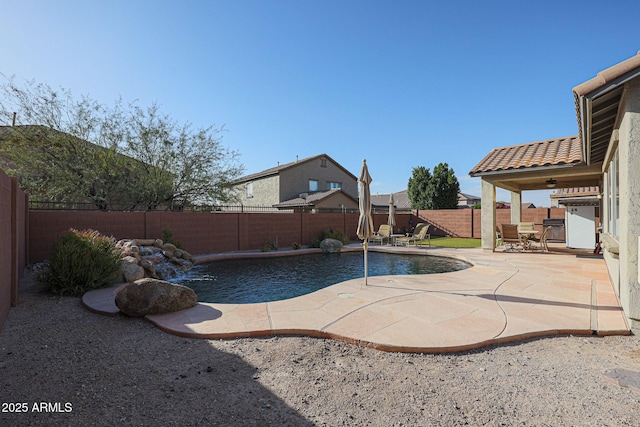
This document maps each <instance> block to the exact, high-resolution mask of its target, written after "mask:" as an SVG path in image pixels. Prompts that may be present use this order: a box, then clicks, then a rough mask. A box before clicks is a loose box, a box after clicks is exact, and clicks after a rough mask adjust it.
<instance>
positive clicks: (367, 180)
mask: <svg viewBox="0 0 640 427" xmlns="http://www.w3.org/2000/svg"><path fill="white" fill-rule="evenodd" d="M358 184H359V185H360V200H359V203H358V206H359V208H360V217H359V218H358V230H357V231H356V234H357V235H358V238H360V239H362V240H363V247H364V285H365V286H366V285H367V276H368V267H369V266H368V265H367V249H369V237H371V236H372V235H373V231H374V230H373V218H372V217H371V190H369V185H370V184H371V175H369V168H367V161H366V160H362V169H360V176H359V177H358Z"/></svg>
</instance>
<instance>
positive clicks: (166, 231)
mask: <svg viewBox="0 0 640 427" xmlns="http://www.w3.org/2000/svg"><path fill="white" fill-rule="evenodd" d="M162 241H163V242H164V243H171V244H172V245H173V246H175V247H176V248H178V249H183V248H182V243H181V242H180V241H179V240H174V238H173V232H172V231H171V229H170V228H169V227H164V228H163V229H162Z"/></svg>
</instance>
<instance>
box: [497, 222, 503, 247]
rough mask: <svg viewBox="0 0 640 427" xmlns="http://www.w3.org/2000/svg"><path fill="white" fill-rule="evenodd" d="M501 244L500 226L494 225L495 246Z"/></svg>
mask: <svg viewBox="0 0 640 427" xmlns="http://www.w3.org/2000/svg"><path fill="white" fill-rule="evenodd" d="M500 245H502V231H501V230H500V227H498V226H497V225H496V248H497V247H499V246H500Z"/></svg>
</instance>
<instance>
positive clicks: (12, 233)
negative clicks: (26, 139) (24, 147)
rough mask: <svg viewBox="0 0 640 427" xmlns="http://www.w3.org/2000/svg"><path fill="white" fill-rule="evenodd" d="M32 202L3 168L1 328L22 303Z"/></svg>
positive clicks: (0, 178)
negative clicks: (22, 278) (21, 277)
mask: <svg viewBox="0 0 640 427" xmlns="http://www.w3.org/2000/svg"><path fill="white" fill-rule="evenodd" d="M28 215H29V212H28V202H27V196H26V194H25V193H24V192H23V191H22V190H20V188H18V181H17V179H16V178H11V177H9V176H7V175H6V174H5V173H4V172H2V171H0V330H2V325H4V321H5V320H6V319H7V316H8V315H9V309H10V308H11V306H15V305H16V304H17V303H18V285H19V281H20V275H21V274H22V271H23V270H24V266H25V265H26V264H27V263H28V262H29V261H28V247H27V244H28V243H27V242H28V236H29V230H28Z"/></svg>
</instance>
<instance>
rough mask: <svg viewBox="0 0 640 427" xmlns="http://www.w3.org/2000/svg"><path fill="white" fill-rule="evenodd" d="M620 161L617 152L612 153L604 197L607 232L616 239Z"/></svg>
mask: <svg viewBox="0 0 640 427" xmlns="http://www.w3.org/2000/svg"><path fill="white" fill-rule="evenodd" d="M619 169H620V161H619V156H618V150H617V149H616V151H615V152H614V154H613V156H612V157H611V161H610V162H609V168H608V170H607V172H606V182H605V186H606V188H605V197H606V198H607V200H606V203H607V218H606V221H607V232H608V233H609V234H610V235H611V236H613V237H618V234H619V228H620V226H619V220H620V189H619V186H620V170H619Z"/></svg>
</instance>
